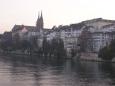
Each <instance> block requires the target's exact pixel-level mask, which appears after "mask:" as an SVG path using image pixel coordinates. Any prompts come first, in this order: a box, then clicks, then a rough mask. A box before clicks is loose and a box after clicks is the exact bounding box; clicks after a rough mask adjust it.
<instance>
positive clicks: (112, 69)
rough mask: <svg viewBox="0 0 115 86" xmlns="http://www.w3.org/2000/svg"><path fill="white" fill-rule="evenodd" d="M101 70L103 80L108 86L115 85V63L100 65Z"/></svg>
mask: <svg viewBox="0 0 115 86" xmlns="http://www.w3.org/2000/svg"><path fill="white" fill-rule="evenodd" d="M99 70H100V72H101V75H104V76H102V78H103V80H104V81H106V82H107V83H108V84H111V85H114V84H115V65H114V64H113V63H105V62H104V63H100V64H99Z"/></svg>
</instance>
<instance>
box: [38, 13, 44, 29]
mask: <svg viewBox="0 0 115 86" xmlns="http://www.w3.org/2000/svg"><path fill="white" fill-rule="evenodd" d="M36 28H37V29H38V30H40V29H43V28H44V21H43V16H42V12H41V15H40V16H39V13H38V19H37V22H36Z"/></svg>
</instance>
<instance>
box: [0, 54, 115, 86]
mask: <svg viewBox="0 0 115 86" xmlns="http://www.w3.org/2000/svg"><path fill="white" fill-rule="evenodd" d="M114 85H115V64H111V63H100V62H86V61H79V62H77V61H76V62H73V61H71V60H65V61H50V60H43V59H39V60H38V59H37V60H36V59H35V60H33V59H32V60H31V59H29V60H27V59H23V58H21V59H18V60H17V59H13V58H10V59H3V56H0V86H114Z"/></svg>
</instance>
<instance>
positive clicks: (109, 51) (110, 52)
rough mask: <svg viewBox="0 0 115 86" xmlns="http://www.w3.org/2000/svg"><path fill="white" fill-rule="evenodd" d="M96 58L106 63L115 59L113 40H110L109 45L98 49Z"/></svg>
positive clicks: (114, 41) (114, 42)
mask: <svg viewBox="0 0 115 86" xmlns="http://www.w3.org/2000/svg"><path fill="white" fill-rule="evenodd" d="M98 57H99V58H102V59H103V60H106V61H111V60H112V59H113V58H114V57H115V40H112V41H111V43H110V45H108V46H105V47H104V48H102V49H100V51H99V53H98Z"/></svg>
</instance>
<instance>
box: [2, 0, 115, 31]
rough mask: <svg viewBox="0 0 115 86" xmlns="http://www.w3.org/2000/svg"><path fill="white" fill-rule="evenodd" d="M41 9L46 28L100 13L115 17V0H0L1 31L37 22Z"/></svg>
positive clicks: (79, 20)
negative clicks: (16, 25) (17, 25)
mask: <svg viewBox="0 0 115 86" xmlns="http://www.w3.org/2000/svg"><path fill="white" fill-rule="evenodd" d="M41 10H42V12H43V18H44V24H45V27H46V28H51V27H52V26H53V25H56V26H58V25H62V24H63V25H69V24H71V23H78V22H81V21H84V20H87V19H92V18H100V17H102V18H104V19H112V20H115V0H0V33H3V32H4V31H10V30H11V29H12V27H13V26H14V25H15V24H20V25H22V24H24V25H30V26H33V25H35V23H36V20H37V17H38V11H41Z"/></svg>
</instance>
